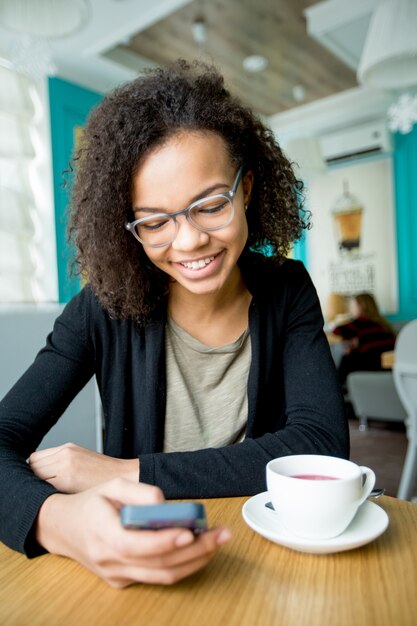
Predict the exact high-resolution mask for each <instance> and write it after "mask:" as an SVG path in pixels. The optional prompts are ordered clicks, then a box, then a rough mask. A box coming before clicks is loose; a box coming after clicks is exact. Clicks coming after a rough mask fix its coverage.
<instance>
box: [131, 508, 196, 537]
mask: <svg viewBox="0 0 417 626" xmlns="http://www.w3.org/2000/svg"><path fill="white" fill-rule="evenodd" d="M120 520H121V523H122V525H123V526H124V527H125V528H129V529H136V530H160V529H161V528H189V529H190V530H191V531H192V532H193V533H194V534H196V535H198V534H199V533H202V532H204V531H205V530H207V516H206V510H205V507H204V505H203V504H199V503H198V502H163V503H161V504H143V505H131V504H127V505H124V506H122V508H121V509H120Z"/></svg>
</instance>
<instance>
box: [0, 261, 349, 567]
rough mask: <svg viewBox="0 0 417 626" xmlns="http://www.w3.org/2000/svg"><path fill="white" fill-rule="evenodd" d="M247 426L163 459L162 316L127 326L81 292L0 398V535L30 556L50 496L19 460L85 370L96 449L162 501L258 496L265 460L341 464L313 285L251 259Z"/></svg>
mask: <svg viewBox="0 0 417 626" xmlns="http://www.w3.org/2000/svg"><path fill="white" fill-rule="evenodd" d="M244 276H245V280H246V284H247V286H248V288H249V290H250V291H251V293H252V295H253V300H252V304H251V306H250V312H249V328H250V335H251V346H252V361H251V367H250V372H249V380H248V387H247V393H248V420H247V430H246V438H245V440H244V441H243V442H242V443H239V444H234V445H229V446H226V447H223V448H219V449H205V450H198V451H194V452H174V453H169V454H167V453H163V452H162V449H163V437H164V416H165V400H166V381H165V353H164V325H165V317H164V315H162V316H161V318H160V319H158V320H154V321H153V322H151V323H148V324H147V325H146V326H145V327H138V326H137V325H136V324H135V323H134V322H132V321H130V320H118V319H112V318H110V316H109V315H108V313H107V312H106V311H105V310H104V309H103V308H102V307H101V305H100V304H99V302H98V300H97V298H96V297H95V296H94V294H93V293H92V291H91V289H90V288H89V287H85V288H84V289H83V290H82V291H81V292H80V293H79V294H78V295H77V296H75V297H74V298H73V299H72V300H71V302H69V303H68V305H67V306H66V308H65V309H64V311H63V313H62V314H61V315H60V316H59V317H58V319H57V320H56V322H55V324H54V329H53V332H52V333H51V334H50V335H49V336H48V338H47V343H46V346H45V347H44V348H43V349H42V350H41V351H40V352H39V354H38V356H37V357H36V359H35V361H34V363H33V364H32V365H31V367H30V368H29V369H28V370H27V371H26V373H25V374H24V375H23V376H22V377H21V378H20V380H19V381H18V382H17V383H16V385H15V386H14V387H13V388H12V389H11V391H10V392H9V393H8V394H7V395H6V396H5V398H4V399H3V401H2V402H1V403H0V476H1V480H0V539H1V540H2V541H3V542H4V543H6V544H7V545H8V546H10V547H12V548H14V549H17V550H20V551H23V552H26V554H27V555H28V556H35V555H36V554H39V553H41V552H42V550H41V549H40V547H39V546H38V545H37V543H36V541H35V540H34V537H33V523H34V520H35V518H36V515H37V512H38V510H39V507H40V506H41V504H42V503H43V502H44V500H45V499H46V498H47V497H48V496H49V495H50V494H52V493H54V492H55V491H56V490H55V489H54V487H52V486H51V485H50V484H48V483H46V482H44V481H42V480H40V479H38V478H37V477H36V476H35V475H34V474H33V473H32V471H31V470H30V468H29V467H28V466H27V464H26V462H25V459H26V458H27V457H28V456H29V454H30V453H31V452H32V451H33V450H35V449H36V448H37V446H38V445H39V443H40V441H41V440H42V437H43V436H44V434H45V433H46V432H47V431H48V430H49V429H50V428H51V426H52V425H53V424H54V423H55V422H56V421H57V419H58V418H59V417H60V415H61V414H62V413H63V412H64V410H65V408H66V407H67V406H68V404H69V403H70V402H71V400H72V399H73V398H74V396H75V395H76V394H77V393H78V392H79V391H80V389H81V388H82V387H83V386H84V385H85V384H86V383H87V381H88V380H89V379H90V378H91V377H92V376H93V374H94V373H95V374H96V377H97V382H98V386H99V389H100V393H101V399H102V404H103V411H104V417H105V441H104V453H105V454H108V455H110V456H114V457H118V458H134V457H136V456H139V459H140V480H141V481H142V482H145V483H150V484H154V485H159V486H160V487H161V488H162V490H163V491H164V493H165V495H166V497H167V498H200V497H201V498H210V497H223V496H243V495H252V494H256V493H259V492H261V491H264V490H265V489H266V483H265V465H266V463H267V462H268V461H269V460H270V459H272V458H275V457H279V456H282V455H287V454H309V453H318V454H330V455H334V456H341V457H348V455H349V437H348V428H347V420H346V416H345V411H344V405H343V399H342V396H341V393H340V387H339V382H338V378H337V374H336V371H335V367H334V364H333V360H332V357H331V355H330V350H329V346H328V344H327V340H326V338H325V336H324V334H323V330H322V328H323V318H322V314H321V310H320V305H319V302H318V298H317V294H316V291H315V289H314V286H313V284H312V282H311V280H310V277H309V276H308V274H307V272H306V270H305V268H304V266H303V265H302V264H301V263H300V262H297V261H291V260H288V261H286V262H285V263H284V264H283V265H282V266H281V267H280V268H271V267H268V265H267V263H259V264H258V263H255V264H253V266H252V270H251V271H248V270H245V271H244Z"/></svg>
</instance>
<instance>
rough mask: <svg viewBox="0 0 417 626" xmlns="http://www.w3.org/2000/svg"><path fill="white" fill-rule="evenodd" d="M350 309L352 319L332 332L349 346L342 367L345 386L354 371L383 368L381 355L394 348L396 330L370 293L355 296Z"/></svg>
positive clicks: (341, 376) (350, 301)
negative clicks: (380, 310)
mask: <svg viewBox="0 0 417 626" xmlns="http://www.w3.org/2000/svg"><path fill="white" fill-rule="evenodd" d="M349 309H350V314H351V318H352V319H351V320H350V321H349V322H347V323H346V324H341V325H339V326H336V327H335V328H334V329H333V333H334V334H335V335H337V336H339V337H342V338H343V339H344V340H345V345H346V350H345V352H346V353H345V354H344V356H343V358H342V360H341V362H340V365H339V376H340V380H341V382H342V383H344V382H345V381H346V378H347V376H348V374H350V373H351V372H357V371H376V370H380V369H382V366H381V354H382V353H383V352H387V351H389V350H393V349H394V345H395V334H394V331H393V330H392V328H391V325H390V324H389V322H388V321H387V320H386V319H385V318H384V317H383V316H382V315H381V313H380V312H379V309H378V305H377V303H376V301H375V298H374V297H373V296H372V295H371V294H370V293H360V294H357V295H356V296H352V297H351V298H350V300H349Z"/></svg>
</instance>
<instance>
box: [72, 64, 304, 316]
mask: <svg viewBox="0 0 417 626" xmlns="http://www.w3.org/2000/svg"><path fill="white" fill-rule="evenodd" d="M181 130H193V131H211V132H215V133H217V134H219V135H220V136H221V137H222V138H223V139H224V141H225V143H226V145H227V148H228V150H229V153H230V157H231V160H232V162H233V163H234V164H236V166H239V165H241V164H243V165H244V169H245V170H246V171H247V170H252V172H253V174H254V188H253V191H252V198H251V202H250V206H249V209H248V211H247V214H246V215H247V220H248V227H249V237H248V241H247V244H246V248H245V251H244V253H243V254H248V253H250V254H258V256H259V252H260V251H261V250H262V249H265V248H266V249H267V250H268V256H269V258H270V261H271V262H278V263H279V262H281V261H282V260H283V259H284V258H285V256H286V255H287V254H288V251H289V249H290V247H291V244H292V243H293V242H294V241H295V240H297V239H299V238H300V236H301V233H302V229H303V228H308V226H309V224H308V212H307V211H305V210H304V209H303V208H302V204H303V193H302V192H303V184H302V182H301V181H299V180H297V178H296V177H295V175H294V172H293V169H292V165H291V163H290V162H289V161H288V159H287V158H286V157H285V156H284V154H283V152H282V150H281V148H280V147H279V145H278V144H277V142H276V141H275V139H274V136H273V133H272V131H271V130H269V129H268V128H266V127H265V125H264V124H263V123H262V121H261V120H260V119H258V117H256V115H255V114H254V113H253V112H252V111H251V110H250V109H248V108H247V107H245V106H244V105H243V104H242V103H241V102H239V101H238V100H237V99H236V98H235V97H233V96H232V95H231V94H230V93H229V91H228V90H227V89H226V88H225V85H224V79H223V77H222V75H221V74H220V73H219V72H218V70H217V69H216V68H215V67H214V66H213V65H207V64H204V63H200V62H193V63H188V62H186V61H183V60H179V61H176V62H175V63H174V64H173V65H171V66H170V67H168V68H166V69H162V68H157V69H153V70H150V71H147V72H146V73H145V74H144V75H143V76H140V77H139V78H137V79H135V80H133V81H132V82H129V83H128V84H126V85H123V86H121V87H119V88H117V89H116V90H114V91H113V92H112V93H110V94H109V95H108V96H106V97H105V98H104V99H103V101H102V102H101V103H100V104H99V105H98V106H97V107H96V108H95V109H94V110H93V111H92V113H91V114H90V117H89V119H88V122H87V125H86V128H85V134H84V138H83V145H82V147H81V149H80V150H79V152H78V154H77V155H76V156H75V161H76V171H75V181H74V184H73V188H72V199H71V204H70V222H69V234H70V238H72V239H73V240H74V241H75V244H76V248H77V255H76V264H77V269H78V271H79V272H81V273H82V274H83V275H85V276H86V277H87V278H88V282H89V284H90V285H91V287H92V289H93V291H94V293H95V294H96V295H97V297H98V299H99V301H100V302H101V304H102V305H103V306H104V307H105V308H106V310H107V311H108V312H109V313H110V315H112V316H114V317H119V318H125V319H127V318H131V319H135V320H136V321H138V322H139V323H144V322H145V321H146V320H147V319H150V318H151V317H152V314H153V312H155V310H156V309H157V308H158V307H159V306H160V305H161V304H162V303H163V302H164V301H165V299H166V296H167V292H168V286H169V277H168V276H167V275H165V273H164V272H162V271H161V270H159V269H158V268H156V267H155V266H154V265H153V264H152V263H151V262H150V261H149V259H148V257H147V255H146V254H145V252H144V250H143V248H142V246H141V245H140V244H138V242H137V241H135V239H134V238H133V237H132V235H131V234H130V233H129V232H127V231H126V230H125V228H124V223H125V222H126V221H127V220H130V219H132V209H131V208H130V205H131V185H132V177H133V175H134V174H135V172H136V170H137V168H138V166H139V164H140V163H141V162H142V161H143V159H145V158H146V156H147V155H148V154H149V152H150V151H152V150H153V149H154V148H156V147H157V146H160V145H162V144H163V143H165V142H166V141H167V140H168V139H169V138H170V137H171V136H172V135H174V134H175V133H177V132H178V131H181ZM256 251H257V252H256Z"/></svg>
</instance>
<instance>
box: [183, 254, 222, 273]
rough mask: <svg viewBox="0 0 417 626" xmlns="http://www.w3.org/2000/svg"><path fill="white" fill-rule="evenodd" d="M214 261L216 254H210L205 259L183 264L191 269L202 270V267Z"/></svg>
mask: <svg viewBox="0 0 417 626" xmlns="http://www.w3.org/2000/svg"><path fill="white" fill-rule="evenodd" d="M212 261H214V256H208V257H206V258H204V259H199V260H198V261H189V262H186V263H181V265H182V266H183V267H186V268H187V269H189V270H201V268H203V267H206V265H209V263H211V262H212Z"/></svg>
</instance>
